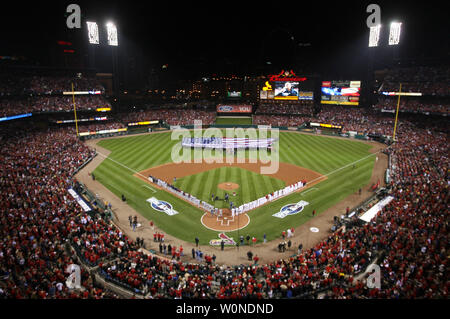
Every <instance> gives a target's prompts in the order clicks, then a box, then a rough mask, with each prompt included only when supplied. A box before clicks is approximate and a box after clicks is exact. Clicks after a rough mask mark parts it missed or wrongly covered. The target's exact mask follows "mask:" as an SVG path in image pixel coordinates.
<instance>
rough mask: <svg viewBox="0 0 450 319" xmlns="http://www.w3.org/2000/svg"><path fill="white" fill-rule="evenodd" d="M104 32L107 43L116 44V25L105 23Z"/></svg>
mask: <svg viewBox="0 0 450 319" xmlns="http://www.w3.org/2000/svg"><path fill="white" fill-rule="evenodd" d="M106 32H107V35H108V45H112V46H118V45H119V41H118V39H117V27H116V25H115V24H114V23H112V22H108V23H106Z"/></svg>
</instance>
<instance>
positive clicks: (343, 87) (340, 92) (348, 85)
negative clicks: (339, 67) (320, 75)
mask: <svg viewBox="0 0 450 319" xmlns="http://www.w3.org/2000/svg"><path fill="white" fill-rule="evenodd" d="M321 91H322V99H321V103H322V104H336V105H359V96H360V91H361V81H323V82H322V88H321Z"/></svg>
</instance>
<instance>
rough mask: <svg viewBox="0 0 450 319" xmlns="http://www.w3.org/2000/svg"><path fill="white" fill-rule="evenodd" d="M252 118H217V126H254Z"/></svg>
mask: <svg viewBox="0 0 450 319" xmlns="http://www.w3.org/2000/svg"><path fill="white" fill-rule="evenodd" d="M252 123H253V122H252V118H251V117H217V118H216V124H227V125H252Z"/></svg>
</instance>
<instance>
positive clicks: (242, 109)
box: [217, 104, 252, 113]
mask: <svg viewBox="0 0 450 319" xmlns="http://www.w3.org/2000/svg"><path fill="white" fill-rule="evenodd" d="M217 112H218V113H252V106H251V105H226V104H219V105H217Z"/></svg>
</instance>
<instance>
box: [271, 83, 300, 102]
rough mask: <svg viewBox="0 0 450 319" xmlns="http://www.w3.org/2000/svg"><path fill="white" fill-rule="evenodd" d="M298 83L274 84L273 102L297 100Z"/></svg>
mask: <svg viewBox="0 0 450 319" xmlns="http://www.w3.org/2000/svg"><path fill="white" fill-rule="evenodd" d="M298 84H299V83H298V82H284V81H283V82H281V81H278V82H275V97H274V98H275V100H298V91H299V89H298Z"/></svg>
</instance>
